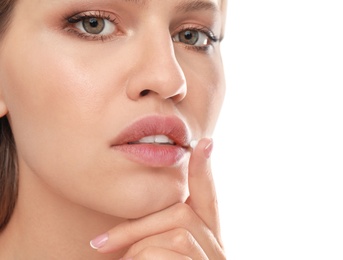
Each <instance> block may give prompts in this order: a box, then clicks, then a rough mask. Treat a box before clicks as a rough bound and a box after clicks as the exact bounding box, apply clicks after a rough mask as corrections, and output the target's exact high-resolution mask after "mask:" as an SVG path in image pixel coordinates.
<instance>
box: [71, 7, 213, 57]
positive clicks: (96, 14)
mask: <svg viewBox="0 0 343 260" xmlns="http://www.w3.org/2000/svg"><path fill="white" fill-rule="evenodd" d="M90 18H98V19H104V20H107V21H108V22H111V23H113V25H114V26H115V27H116V26H117V25H118V24H119V21H118V19H117V18H116V17H114V16H113V15H110V14H109V13H107V12H105V11H101V10H99V11H87V12H82V13H78V14H76V15H73V16H71V17H70V16H68V17H65V20H66V21H67V25H66V30H67V31H68V32H70V33H73V34H75V35H76V36H78V37H80V38H82V39H85V40H93V41H97V40H100V41H103V42H104V41H110V40H112V39H113V38H114V37H115V34H114V33H113V34H110V35H97V34H90V33H87V32H80V30H79V29H77V28H75V25H76V24H77V23H79V22H82V21H84V20H85V19H90ZM116 30H117V28H116ZM185 31H196V32H199V33H203V34H204V35H206V37H207V38H208V40H209V44H207V45H204V46H195V45H191V44H186V43H183V42H177V43H181V44H183V45H184V47H185V48H186V49H189V50H194V51H198V52H207V51H208V50H209V48H210V47H211V46H213V44H214V43H216V42H218V41H219V39H218V38H217V37H216V36H215V34H214V33H213V32H212V31H211V30H209V29H208V28H206V27H203V26H194V25H190V26H188V25H183V26H182V28H180V29H179V30H178V31H177V32H176V33H174V34H173V35H172V37H171V38H172V40H173V41H174V42H175V40H174V37H175V35H178V34H180V33H182V32H185Z"/></svg>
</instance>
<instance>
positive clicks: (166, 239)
mask: <svg viewBox="0 0 343 260" xmlns="http://www.w3.org/2000/svg"><path fill="white" fill-rule="evenodd" d="M85 2H86V3H85ZM185 2H189V1H186V0H185V1H175V0H164V1H163V5H162V4H160V2H159V1H157V0H151V1H147V2H146V3H145V4H144V5H142V4H139V3H136V2H128V1H106V0H104V1H81V0H75V1H69V0H59V1H53V0H45V1H42V0H19V1H18V4H17V6H16V8H15V10H14V13H13V18H12V23H11V27H10V28H9V30H8V31H7V34H6V35H5V37H4V39H3V40H2V42H1V43H0V44H1V46H0V57H1V59H0V116H4V115H7V116H8V118H9V120H10V123H11V127H12V131H13V134H14V137H15V141H16V146H17V151H18V161H19V180H20V185H19V197H18V202H17V205H16V209H15V211H14V214H13V216H12V218H11V221H10V223H9V225H8V227H7V228H6V229H5V231H4V232H3V233H2V234H1V235H0V258H1V259H2V258H4V259H33V258H36V259H52V258H51V257H52V256H54V257H55V258H53V259H119V258H121V257H124V259H125V258H133V259H151V257H152V256H153V257H157V259H190V258H191V259H224V254H223V250H222V245H221V243H220V234H219V233H220V232H219V220H218V214H217V206H216V196H215V189H214V186H213V180H212V175H211V168H210V159H209V156H210V152H211V147H212V145H211V144H212V141H211V140H210V139H208V138H204V139H202V140H201V141H200V143H199V145H198V146H197V147H196V149H195V150H193V151H192V150H191V149H189V152H188V153H187V155H186V156H185V157H184V158H183V160H181V161H180V162H179V163H178V164H176V165H174V166H172V167H149V166H146V165H141V164H138V163H135V162H133V161H131V160H129V159H127V158H126V157H125V156H123V154H121V153H120V152H115V151H113V149H111V147H110V143H111V141H112V140H113V138H115V137H116V136H117V135H118V134H119V133H120V132H121V131H122V130H123V129H124V128H125V127H127V126H128V125H129V124H131V123H132V122H133V121H135V120H137V119H138V118H141V117H143V116H146V115H168V116H170V115H174V116H177V117H179V118H181V119H182V120H184V121H185V122H186V123H187V125H188V127H189V129H190V130H191V133H192V139H200V138H202V137H204V136H210V135H211V134H212V131H213V129H214V126H215V122H216V120H217V117H218V114H219V111H220V107H221V104H222V99H223V96H224V76H223V70H222V62H221V56H220V48H219V47H220V46H219V42H214V43H212V44H211V45H210V46H209V48H208V49H207V50H206V51H199V50H196V49H195V48H192V46H189V45H187V44H185V43H181V42H173V41H172V40H171V38H172V37H173V36H174V35H176V34H177V33H179V32H180V31H181V30H182V28H184V27H183V26H186V27H187V26H191V27H192V28H194V27H197V28H198V27H199V28H203V27H206V28H209V29H210V30H211V31H213V33H214V34H215V35H217V36H218V38H219V37H221V36H222V31H223V23H224V15H223V12H220V3H221V1H219V0H217V1H215V0H205V1H204V2H206V3H213V4H214V5H215V6H217V7H218V10H219V11H218V12H215V11H213V10H207V9H206V10H205V9H202V10H193V11H191V12H189V11H188V12H180V11H176V9H175V7H176V6H177V5H178V4H180V3H185ZM98 10H103V11H105V12H106V14H109V15H111V17H112V16H116V18H117V21H118V22H119V23H118V25H117V27H115V28H117V29H116V30H115V31H114V32H113V33H111V37H110V38H106V39H103V40H99V39H94V37H93V36H92V37H88V38H85V37H80V35H79V34H77V33H80V32H79V31H78V30H77V29H75V27H74V25H73V24H69V23H68V22H67V21H66V17H68V18H69V17H71V16H73V15H75V14H77V13H80V12H86V11H93V14H94V12H95V13H97V11H98ZM144 90H149V92H148V94H147V95H144V96H142V95H140V93H142V91H144ZM157 198H158V199H157ZM51 223H53V224H51ZM157 223H158V224H157ZM103 233H105V234H107V236H108V241H107V243H106V244H105V245H103V246H102V247H101V248H99V249H98V250H94V249H92V248H91V247H90V246H89V240H91V239H93V238H95V237H96V236H97V235H99V234H103ZM171 241H172V242H171ZM102 253H107V254H102ZM187 257H188V258H187Z"/></svg>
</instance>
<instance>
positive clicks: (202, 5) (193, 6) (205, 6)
mask: <svg viewBox="0 0 343 260" xmlns="http://www.w3.org/2000/svg"><path fill="white" fill-rule="evenodd" d="M201 10H210V11H215V12H219V7H218V6H217V5H216V4H215V3H213V2H209V1H202V0H193V1H187V2H182V3H180V4H178V5H177V6H176V11H178V12H183V13H187V12H193V11H201Z"/></svg>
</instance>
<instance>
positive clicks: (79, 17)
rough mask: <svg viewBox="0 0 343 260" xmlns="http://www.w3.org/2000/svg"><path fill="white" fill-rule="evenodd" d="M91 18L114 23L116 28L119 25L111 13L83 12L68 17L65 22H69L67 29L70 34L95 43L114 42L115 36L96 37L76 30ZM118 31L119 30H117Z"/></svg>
mask: <svg viewBox="0 0 343 260" xmlns="http://www.w3.org/2000/svg"><path fill="white" fill-rule="evenodd" d="M90 18H98V19H104V20H107V21H108V22H111V23H113V25H114V26H115V27H116V26H117V25H118V23H119V22H118V19H117V18H116V17H114V16H113V15H110V14H109V13H107V12H105V11H100V10H99V11H88V12H83V13H79V14H76V15H74V16H71V17H66V18H65V20H66V21H67V22H66V23H67V25H66V29H67V31H68V32H70V33H73V34H75V35H76V36H78V37H80V38H82V39H85V40H93V41H97V40H100V41H103V42H104V41H110V40H112V39H113V38H114V37H115V35H114V34H110V35H105V36H103V35H96V34H90V33H86V32H80V30H79V29H77V28H75V25H76V24H77V23H79V22H82V21H84V20H85V19H90ZM116 30H117V29H116Z"/></svg>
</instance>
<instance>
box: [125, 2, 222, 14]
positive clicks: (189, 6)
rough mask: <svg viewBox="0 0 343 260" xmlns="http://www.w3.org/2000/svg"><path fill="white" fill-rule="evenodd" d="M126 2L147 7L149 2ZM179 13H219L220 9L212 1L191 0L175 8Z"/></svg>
mask: <svg viewBox="0 0 343 260" xmlns="http://www.w3.org/2000/svg"><path fill="white" fill-rule="evenodd" d="M123 1H124V2H128V3H133V4H136V5H141V6H146V5H147V3H148V2H149V0H123ZM175 9H176V11H177V12H180V13H188V12H194V11H201V10H211V11H215V12H219V7H218V6H217V5H216V4H215V3H213V2H210V1H204V0H191V1H182V2H181V3H179V4H177V5H176V7H175Z"/></svg>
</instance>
